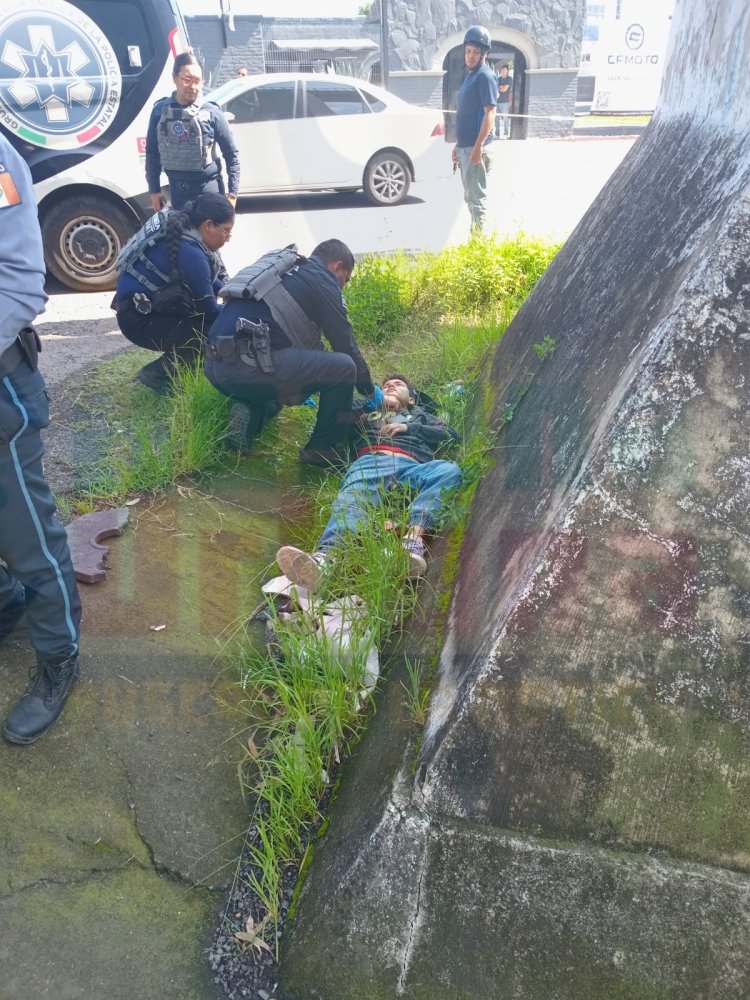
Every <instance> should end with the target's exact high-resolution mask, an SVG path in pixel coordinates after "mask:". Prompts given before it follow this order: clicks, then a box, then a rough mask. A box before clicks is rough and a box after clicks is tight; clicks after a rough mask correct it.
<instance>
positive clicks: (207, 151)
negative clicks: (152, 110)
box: [156, 103, 213, 174]
mask: <svg viewBox="0 0 750 1000" xmlns="http://www.w3.org/2000/svg"><path fill="white" fill-rule="evenodd" d="M210 117H211V113H210V111H208V110H207V109H204V108H199V107H198V105H197V104H189V105H188V106H187V107H184V106H182V105H179V104H169V103H168V104H165V105H164V107H163V108H162V112H161V115H160V117H159V123H158V125H157V127H156V136H157V144H158V146H159V157H160V159H161V166H162V170H163V171H164V172H165V173H167V174H169V173H170V172H172V171H180V172H187V171H195V172H198V173H200V172H202V171H203V170H204V169H205V168H206V167H207V166H208V165H209V163H210V162H211V159H212V152H213V142H207V140H206V136H205V135H204V132H203V129H202V128H201V122H202V121H208V120H209V119H210Z"/></svg>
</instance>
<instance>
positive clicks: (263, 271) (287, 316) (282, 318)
mask: <svg viewBox="0 0 750 1000" xmlns="http://www.w3.org/2000/svg"><path fill="white" fill-rule="evenodd" d="M304 260H305V258H304V257H302V256H301V254H300V253H299V252H298V251H297V246H296V244H295V243H290V244H289V246H288V247H284V248H283V250H271V251H270V253H266V254H263V256H262V257H261V258H260V260H256V262H255V263H254V264H250V265H249V266H248V267H243V268H242V270H241V271H238V272H237V274H235V276H234V277H233V278H230V280H229V281H228V282H227V284H226V285H224V287H223V288H222V289H221V291H220V292H219V295H220V296H221V297H222V298H223V299H256V300H262V301H263V302H265V303H266V305H267V306H268V308H269V309H270V310H271V315H272V316H273V318H274V320H275V321H276V322H277V323H278V325H279V326H280V327H281V329H282V330H283V331H284V333H285V334H286V336H287V337H288V338H289V341H290V343H291V344H292V345H293V346H294V347H303V348H305V350H308V351H309V350H313V351H322V350H324V347H323V341H322V340H321V335H322V333H323V331H322V330H321V329H320V327H319V326H318V325H317V323H313V321H312V320H311V319H310V318H309V317H308V316H307V314H306V313H305V312H304V310H303V309H302V306H301V305H300V304H299V302H297V300H296V299H295V298H294V297H293V296H292V295H291V294H290V293H289V292H288V291H287V290H286V288H284V285H283V284H282V282H281V279H282V277H283V276H284V275H285V274H288V273H289V272H290V271H291V270H292V269H293V268H295V267H296V266H297V264H299V263H301V262H302V261H304Z"/></svg>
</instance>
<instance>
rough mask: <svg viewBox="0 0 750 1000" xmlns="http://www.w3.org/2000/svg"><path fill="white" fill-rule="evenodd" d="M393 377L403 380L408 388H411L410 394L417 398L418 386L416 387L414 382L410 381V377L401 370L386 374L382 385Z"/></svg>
mask: <svg viewBox="0 0 750 1000" xmlns="http://www.w3.org/2000/svg"><path fill="white" fill-rule="evenodd" d="M392 378H397V379H400V381H402V382H403V383H404V385H405V386H406V388H407V389H408V390H409V395H410V396H411V397H412V399H416V398H417V388H416V386H415V385H414V383H413V382H410V381H409V379H408V378H407V377H406V375H402V374H401V372H391V373H390V375H386V376H384V378H383V380H382V382H381V383H380V384H381V385H385V383H386V382H390V380H391V379H392Z"/></svg>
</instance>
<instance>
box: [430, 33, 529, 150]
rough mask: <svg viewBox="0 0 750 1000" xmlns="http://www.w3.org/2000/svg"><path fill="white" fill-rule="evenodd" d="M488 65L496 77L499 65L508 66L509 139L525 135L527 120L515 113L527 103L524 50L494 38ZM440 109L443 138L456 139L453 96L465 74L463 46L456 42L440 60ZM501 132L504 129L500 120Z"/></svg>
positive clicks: (454, 101) (451, 140) (519, 111)
mask: <svg viewBox="0 0 750 1000" xmlns="http://www.w3.org/2000/svg"><path fill="white" fill-rule="evenodd" d="M487 65H488V66H489V67H490V69H492V71H493V73H494V74H495V75H496V76H498V75H499V74H500V69H501V67H502V66H507V67H508V76H509V78H510V79H511V87H510V91H509V95H510V101H509V106H510V115H511V117H510V120H509V138H511V139H525V138H526V120H525V119H524V118H516V117H513V116H514V115H521V114H522V113H523V109H524V108H525V105H526V59H525V58H524V56H523V53H522V52H520V51H519V50H518V49H516V48H514V47H513V46H512V45H508V43H507V42H498V41H493V43H492V48H491V49H490V53H489V55H488V56H487ZM443 69H444V70H445V75H444V76H443V108H444V118H445V141H446V142H455V139H456V115H455V111H456V96H457V95H458V91H459V89H460V88H461V84H462V83H463V82H464V77H465V76H466V65H465V63H464V47H463V45H456V46H455V48H452V49H451V50H450V52H449V53H448V55H447V56H446V57H445V59H444V60H443ZM500 131H501V133H502V132H503V131H504V129H503V126H502V123H501V126H500Z"/></svg>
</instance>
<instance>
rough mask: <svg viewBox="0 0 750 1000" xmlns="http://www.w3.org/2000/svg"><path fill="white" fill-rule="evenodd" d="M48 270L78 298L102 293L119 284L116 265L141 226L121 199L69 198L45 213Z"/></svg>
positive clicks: (94, 196)
mask: <svg viewBox="0 0 750 1000" xmlns="http://www.w3.org/2000/svg"><path fill="white" fill-rule="evenodd" d="M41 226H42V239H43V241H44V258H45V261H46V264H47V268H48V270H49V272H50V274H52V275H53V276H54V277H55V278H57V280H58V281H61V282H62V283H63V285H65V286H66V287H67V288H71V289H73V291H77V292H102V291H107V290H108V289H110V288H114V287H115V285H116V283H117V271H116V270H115V261H116V259H117V255H118V253H119V252H120V250H121V249H122V247H123V246H124V245H125V244H126V243H127V241H128V240H129V239H130V237H131V236H132V235H133V233H134V232H135V231H136V230H137V228H138V222H137V220H136V218H135V216H134V215H133V214H131V213H130V212H129V211H128V209H127V208H126V207H125V206H121V205H120V204H118V203H117V201H116V200H115V199H111V200H110V199H109V198H106V197H101V196H97V195H93V194H83V195H80V194H79V195H75V194H69V195H67V196H66V197H64V198H62V199H61V200H60V201H58V202H56V203H55V204H54V205H52V206H51V207H50V208H49V209H47V210H46V211H43V214H42V219H41Z"/></svg>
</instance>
